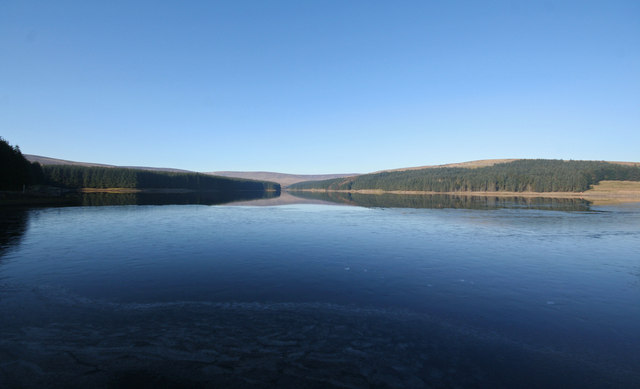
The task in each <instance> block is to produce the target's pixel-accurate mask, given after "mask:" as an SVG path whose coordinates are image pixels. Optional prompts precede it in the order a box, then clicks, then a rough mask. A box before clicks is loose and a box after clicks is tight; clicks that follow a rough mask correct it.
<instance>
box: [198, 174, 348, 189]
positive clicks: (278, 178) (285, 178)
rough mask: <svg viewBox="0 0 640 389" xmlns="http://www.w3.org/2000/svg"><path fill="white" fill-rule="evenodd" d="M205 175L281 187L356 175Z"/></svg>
mask: <svg viewBox="0 0 640 389" xmlns="http://www.w3.org/2000/svg"><path fill="white" fill-rule="evenodd" d="M205 174H212V175H216V176H223V177H235V178H244V179H251V180H259V181H272V182H277V183H278V184H280V185H282V186H283V187H285V186H289V185H292V184H295V183H297V182H303V181H318V180H329V179H333V178H342V177H351V176H357V175H358V174H356V173H353V174H286V173H275V172H233V171H221V172H209V173H205Z"/></svg>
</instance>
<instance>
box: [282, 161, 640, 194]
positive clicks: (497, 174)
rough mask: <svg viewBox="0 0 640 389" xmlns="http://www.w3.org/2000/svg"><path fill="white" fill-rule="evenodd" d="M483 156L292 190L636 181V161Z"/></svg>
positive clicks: (471, 188)
mask: <svg viewBox="0 0 640 389" xmlns="http://www.w3.org/2000/svg"><path fill="white" fill-rule="evenodd" d="M504 161H505V160H501V161H496V160H485V161H474V162H470V163H465V164H455V165H448V166H438V167H437V168H435V167H422V168H411V169H396V170H389V171H382V172H377V173H371V174H363V175H359V176H355V177H345V178H336V179H329V180H322V181H307V182H299V183H296V184H293V185H291V186H290V189H293V190H330V191H335V190H338V191H367V190H368V191H371V190H374V191H375V190H378V191H406V192H584V191H586V190H589V189H590V188H591V187H592V186H593V185H595V184H598V183H599V182H600V181H603V180H614V181H640V164H638V163H635V162H630V163H620V162H605V161H563V160H550V159H517V160H506V162H504Z"/></svg>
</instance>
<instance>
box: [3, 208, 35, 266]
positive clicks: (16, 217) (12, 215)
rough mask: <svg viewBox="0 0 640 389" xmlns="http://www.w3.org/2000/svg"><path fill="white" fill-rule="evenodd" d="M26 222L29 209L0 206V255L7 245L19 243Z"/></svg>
mask: <svg viewBox="0 0 640 389" xmlns="http://www.w3.org/2000/svg"><path fill="white" fill-rule="evenodd" d="M28 224H29V210H27V209H20V208H18V209H15V208H2V207H0V257H1V256H2V255H3V254H4V252H5V250H7V249H8V248H9V247H11V246H15V245H17V244H18V243H20V239H22V236H23V235H24V233H25V232H26V231H27V225H28Z"/></svg>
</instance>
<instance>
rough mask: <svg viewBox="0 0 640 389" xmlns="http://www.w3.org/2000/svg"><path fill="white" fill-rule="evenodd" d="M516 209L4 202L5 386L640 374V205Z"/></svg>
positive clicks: (455, 382) (537, 381) (620, 380)
mask: <svg viewBox="0 0 640 389" xmlns="http://www.w3.org/2000/svg"><path fill="white" fill-rule="evenodd" d="M316 200H317V199H316ZM321 200H322V199H321ZM362 201H364V200H362ZM375 201H379V199H378V200H375ZM416 202H419V203H428V204H432V203H433V199H431V200H420V201H418V200H416V199H408V200H406V201H405V203H407V204H415V203H416ZM499 205H500V206H499V207H493V206H491V207H480V209H454V208H446V207H445V208H444V209H437V207H428V208H415V207H414V208H395V207H394V204H390V205H389V207H384V205H381V204H378V203H376V204H372V203H371V202H369V203H367V206H369V207H359V206H353V205H330V204H304V203H297V204H296V203H292V204H285V205H279V206H269V205H268V204H267V205H266V206H264V205H263V206H260V207H257V206H251V203H250V202H247V203H243V205H242V206H231V205H215V206H205V205H184V204H183V205H162V206H157V205H155V206H152V205H122V206H109V207H69V208H40V209H21V210H17V209H15V210H4V211H3V212H4V213H3V220H4V222H3V224H2V225H3V227H2V229H3V231H2V232H1V234H0V243H1V246H0V247H1V248H0V250H1V251H0V386H2V387H4V386H7V387H33V386H37V387H87V386H92V387H123V386H124V387H126V386H130V387H158V386H160V387H162V386H164V387H198V386H202V387H206V386H209V387H210V386H223V387H224V386H232V387H256V386H257V387H318V388H320V387H353V388H360V387H398V388H399V387H415V388H421V387H487V388H495V387H505V388H507V387H558V388H559V387H593V388H596V387H597V388H600V387H634V386H638V385H640V371H639V369H638V366H640V355H639V354H638V352H637V350H638V349H640V331H638V328H640V305H639V304H638V301H640V206H638V205H637V204H636V205H628V206H615V207H614V206H612V207H589V206H588V205H585V204H578V209H577V210H571V209H567V208H566V205H567V204H566V203H562V204H561V205H562V207H564V208H557V207H556V208H554V207H553V206H546V205H545V206H538V205H536V206H535V207H523V206H522V204H521V203H518V202H516V206H509V204H499ZM556 205H558V204H556ZM395 206H397V204H396V205H395ZM476 208H478V207H476Z"/></svg>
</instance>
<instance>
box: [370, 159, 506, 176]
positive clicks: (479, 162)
mask: <svg viewBox="0 0 640 389" xmlns="http://www.w3.org/2000/svg"><path fill="white" fill-rule="evenodd" d="M516 160H517V158H511V159H479V160H477V161H468V162H456V163H447V164H444V165H425V166H415V167H403V168H399V169H388V170H379V171H377V172H373V173H371V174H375V173H383V172H403V171H406V170H421V169H435V168H443V167H462V168H469V169H475V168H479V167H485V166H493V165H495V164H497V163H507V162H513V161H516Z"/></svg>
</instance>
